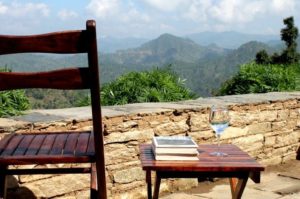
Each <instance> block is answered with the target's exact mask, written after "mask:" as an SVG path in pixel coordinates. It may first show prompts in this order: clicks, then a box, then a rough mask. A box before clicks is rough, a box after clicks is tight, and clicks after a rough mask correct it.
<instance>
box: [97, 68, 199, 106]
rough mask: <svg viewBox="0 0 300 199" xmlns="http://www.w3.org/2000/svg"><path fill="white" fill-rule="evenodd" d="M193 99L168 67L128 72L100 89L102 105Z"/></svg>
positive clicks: (191, 94) (192, 95) (182, 82)
mask: <svg viewBox="0 0 300 199" xmlns="http://www.w3.org/2000/svg"><path fill="white" fill-rule="evenodd" d="M193 97H195V95H194V94H193V93H191V92H190V91H189V90H188V89H187V88H185V87H184V81H183V80H181V79H180V78H179V77H178V76H177V75H176V74H175V73H174V72H172V71H171V69H170V68H169V67H167V68H156V69H153V70H152V71H144V72H130V73H127V74H125V75H122V76H120V77H119V78H118V79H116V80H115V81H113V82H111V83H108V84H105V85H104V86H103V88H102V89H101V101H102V104H103V105H117V104H128V103H139V102H168V101H179V100H186V99H192V98H193Z"/></svg>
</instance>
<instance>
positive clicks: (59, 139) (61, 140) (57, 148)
mask: <svg viewBox="0 0 300 199" xmlns="http://www.w3.org/2000/svg"><path fill="white" fill-rule="evenodd" d="M67 137H68V134H65V133H63V134H58V135H57V136H56V138H55V141H54V143H53V145H52V148H51V150H50V152H49V154H50V155H60V154H62V153H63V149H64V147H65V143H66V141H67Z"/></svg>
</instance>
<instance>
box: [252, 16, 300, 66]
mask: <svg viewBox="0 0 300 199" xmlns="http://www.w3.org/2000/svg"><path fill="white" fill-rule="evenodd" d="M283 23H284V24H285V25H286V27H285V28H283V29H281V40H282V41H284V42H285V45H286V48H285V49H284V50H283V51H282V53H281V54H278V53H274V54H273V55H272V56H271V57H269V55H268V53H267V52H266V51H265V50H262V51H259V52H258V53H257V54H256V58H255V62H256V63H257V64H268V63H271V64H295V63H299V60H300V54H299V53H298V52H297V42H296V40H297V37H298V28H297V27H295V26H294V18H293V17H288V18H286V19H284V20H283Z"/></svg>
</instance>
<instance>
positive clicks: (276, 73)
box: [218, 62, 298, 95]
mask: <svg viewBox="0 0 300 199" xmlns="http://www.w3.org/2000/svg"><path fill="white" fill-rule="evenodd" d="M297 67H298V66H297V65H289V66H283V65H275V64H268V65H261V64H256V63H254V62H252V63H248V64H244V65H242V66H241V68H240V71H239V72H238V73H237V74H236V75H235V76H234V77H233V78H231V79H229V80H227V81H226V82H225V83H224V84H222V86H221V88H220V90H219V92H218V95H234V94H245V93H266V92H272V91H290V90H295V88H296V70H297Z"/></svg>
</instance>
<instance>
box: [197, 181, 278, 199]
mask: <svg viewBox="0 0 300 199" xmlns="http://www.w3.org/2000/svg"><path fill="white" fill-rule="evenodd" d="M196 196H201V197H203V198H205V197H206V198H210V199H219V198H222V199H231V190H230V186H229V184H228V185H218V186H215V187H214V188H213V189H212V190H211V191H210V192H209V193H203V194H196ZM279 197H280V195H279V194H276V193H273V192H271V191H260V190H257V189H252V188H248V187H247V186H246V188H245V190H244V193H243V199H253V198H255V199H277V198H279Z"/></svg>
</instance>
